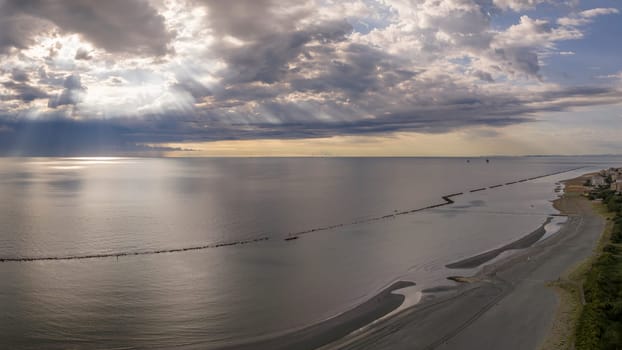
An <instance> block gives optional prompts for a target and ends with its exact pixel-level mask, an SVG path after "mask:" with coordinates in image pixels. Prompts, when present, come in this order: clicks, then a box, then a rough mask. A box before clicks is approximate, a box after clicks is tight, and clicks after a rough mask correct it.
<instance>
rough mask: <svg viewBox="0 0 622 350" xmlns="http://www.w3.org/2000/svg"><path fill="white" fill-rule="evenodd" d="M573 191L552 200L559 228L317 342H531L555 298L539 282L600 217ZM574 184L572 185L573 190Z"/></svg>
mask: <svg viewBox="0 0 622 350" xmlns="http://www.w3.org/2000/svg"><path fill="white" fill-rule="evenodd" d="M582 181H584V177H581V178H577V179H574V180H571V181H569V182H568V184H567V190H568V188H570V190H571V191H575V192H574V193H565V195H564V196H563V197H562V198H560V199H558V200H557V201H556V202H555V206H556V208H558V209H559V210H560V211H561V212H562V214H564V215H568V221H567V222H566V223H565V224H564V226H563V227H562V228H561V229H560V231H559V232H558V233H557V234H555V235H553V236H551V237H550V238H548V239H545V240H543V241H541V242H538V243H537V244H535V245H533V246H531V247H529V248H527V249H524V250H521V251H519V252H517V253H516V254H514V255H511V256H509V257H507V258H505V259H501V260H500V261H497V262H495V263H493V264H491V265H488V266H485V267H484V268H483V269H482V271H481V272H480V273H478V274H477V275H476V276H471V277H470V278H466V279H465V280H468V281H470V283H464V284H462V285H460V286H458V287H456V288H455V289H453V290H451V289H450V290H444V289H441V290H440V291H431V290H428V293H427V294H426V295H425V297H424V299H423V300H422V302H421V303H420V304H418V305H417V306H415V307H413V308H411V309H408V310H406V311H405V312H403V313H401V314H399V315H397V316H396V317H394V318H391V319H388V320H386V321H385V322H381V323H378V324H375V325H373V327H370V329H369V331H367V332H365V333H364V334H357V335H355V336H349V337H345V338H343V339H341V340H340V341H338V342H335V343H333V344H330V345H329V346H326V347H325V348H324V349H537V348H539V346H540V345H542V343H543V341H544V339H545V338H546V336H547V333H548V332H549V331H550V329H551V326H552V319H553V316H554V314H555V311H556V309H557V307H558V303H559V300H558V297H557V295H556V294H555V292H554V290H553V289H551V288H549V287H547V283H548V282H550V281H555V280H557V279H558V278H559V277H560V276H561V275H562V274H564V272H565V271H567V270H568V269H570V268H572V267H573V266H575V265H576V264H578V263H580V262H581V261H582V260H584V259H585V258H587V257H588V256H589V255H590V254H591V253H592V251H593V248H594V246H595V244H596V242H597V240H598V238H599V236H600V235H601V233H602V232H603V229H604V225H605V221H604V219H603V218H602V217H601V216H599V215H598V214H596V213H595V212H594V211H593V208H592V204H591V203H590V202H589V201H588V200H587V199H585V198H583V197H581V196H579V195H577V193H576V191H580V188H579V186H577V184H579V183H581V182H582ZM573 187H574V189H573Z"/></svg>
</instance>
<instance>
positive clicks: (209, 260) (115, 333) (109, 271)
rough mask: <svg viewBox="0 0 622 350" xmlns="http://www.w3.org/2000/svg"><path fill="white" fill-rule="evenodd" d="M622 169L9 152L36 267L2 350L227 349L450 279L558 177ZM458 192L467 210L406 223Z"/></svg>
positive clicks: (15, 267)
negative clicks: (403, 287)
mask: <svg viewBox="0 0 622 350" xmlns="http://www.w3.org/2000/svg"><path fill="white" fill-rule="evenodd" d="M620 164H622V159H621V158H614V157H508V158H491V159H490V160H489V161H488V162H487V161H486V159H484V158H471V159H466V158H205V159H156V158H153V159H144V158H4V159H0V196H1V197H0V198H1V200H0V259H9V260H20V259H25V260H26V261H5V262H2V263H0V281H1V282H0V310H2V312H0V344H2V345H3V346H7V347H10V348H39V347H45V348H54V347H57V348H66V347H84V348H91V347H93V346H94V344H97V345H99V346H103V347H106V348H114V347H150V348H151V347H163V348H167V347H171V346H184V345H185V346H188V347H198V348H215V347H218V346H222V345H225V344H231V343H237V342H241V341H245V340H248V339H253V338H256V337H262V336H266V335H269V334H277V333H280V332H285V331H288V330H292V329H296V328H300V327H304V326H305V325H308V324H311V323H315V322H319V321H321V320H324V319H327V318H330V317H332V316H334V315H337V314H339V313H341V312H343V311H345V310H347V309H349V308H351V307H353V306H355V305H357V304H359V303H361V302H363V301H365V300H366V299H367V298H369V297H370V296H372V295H374V294H375V293H377V292H378V291H380V290H382V289H383V288H384V287H386V286H388V285H389V284H391V283H392V282H394V281H396V280H407V281H413V282H415V283H417V287H418V288H420V289H423V288H424V287H431V286H435V285H441V284H449V283H451V282H449V281H447V280H446V277H447V276H450V275H452V274H456V271H455V270H450V269H447V268H446V267H445V265H447V264H448V263H451V262H454V261H457V260H460V259H462V258H466V257H469V256H472V255H476V254H478V253H481V252H483V251H486V250H489V249H493V248H497V247H500V246H503V245H504V244H507V243H509V242H511V241H513V240H516V239H518V238H520V237H522V236H524V235H525V234H528V233H530V232H532V231H533V230H535V229H537V228H538V227H539V226H540V225H542V224H543V223H544V222H545V220H546V218H547V217H548V216H550V215H551V214H555V213H556V211H555V210H554V209H553V207H552V205H551V201H552V200H553V199H555V198H556V197H557V195H558V193H556V192H555V187H556V183H557V182H558V181H560V180H563V179H567V178H571V177H575V176H577V175H580V174H582V173H586V172H589V171H594V170H596V169H600V168H604V167H609V166H619V165H620ZM577 167H583V168H581V169H578V170H573V171H569V172H565V173H561V174H557V175H552V176H547V177H542V178H538V179H534V180H530V181H526V182H519V183H515V184H510V185H505V184H506V183H508V182H514V181H516V180H521V179H527V178H532V177H537V176H541V175H546V174H552V173H558V172H562V171H568V170H570V169H575V168H577ZM501 184H503V185H504V186H501V187H495V188H489V187H491V186H496V185H501ZM481 188H486V189H485V190H482V191H477V192H470V191H472V190H476V189H481ZM458 192H463V193H464V194H462V195H460V196H456V197H452V200H453V201H455V202H454V203H453V204H450V205H446V206H441V207H435V208H431V209H425V210H421V211H416V212H413V213H410V214H403V215H401V213H403V212H405V211H410V210H414V209H420V208H425V207H429V206H434V205H436V204H441V203H445V200H443V199H442V198H441V197H442V196H444V195H448V194H454V193H458ZM383 217H384V218H383ZM357 222H358V223H357ZM555 226H557V223H556V222H553V223H552V224H549V225H548V226H547V228H549V229H550V228H551V227H555ZM330 227H333V228H330ZM300 233H304V234H300ZM292 236H295V237H298V239H295V240H285V238H287V237H292ZM240 242H243V243H246V244H236V243H240ZM186 248H192V249H193V250H188V251H183V250H184V249H186ZM194 248H201V249H194ZM203 248H205V249H203ZM180 250H182V251H180ZM166 251H173V252H170V253H166ZM135 253H136V254H140V255H134V254H135ZM152 253H157V254H152ZM92 256H103V257H102V258H93V257H92ZM72 257H73V258H76V257H77V258H78V259H68V258H72ZM84 257H91V258H88V259H82V258H84ZM28 259H34V261H28ZM38 259H44V260H38ZM50 259H59V260H50Z"/></svg>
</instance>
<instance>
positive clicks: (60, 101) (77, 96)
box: [48, 74, 86, 108]
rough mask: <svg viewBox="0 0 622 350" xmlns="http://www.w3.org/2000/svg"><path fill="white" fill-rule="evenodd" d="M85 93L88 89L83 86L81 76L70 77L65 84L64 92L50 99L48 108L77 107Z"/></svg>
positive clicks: (73, 75)
mask: <svg viewBox="0 0 622 350" xmlns="http://www.w3.org/2000/svg"><path fill="white" fill-rule="evenodd" d="M85 91H86V88H85V87H84V86H83V85H82V82H81V80H80V76H79V75H77V74H72V75H69V76H67V77H66V78H65V82H64V83H63V91H62V92H61V93H59V94H58V95H56V96H53V97H51V98H50V100H49V101H48V107H51V108H56V107H58V106H64V105H75V104H76V103H78V102H80V100H81V99H82V94H83V93H84V92H85Z"/></svg>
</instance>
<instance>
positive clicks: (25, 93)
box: [1, 81, 49, 102]
mask: <svg viewBox="0 0 622 350" xmlns="http://www.w3.org/2000/svg"><path fill="white" fill-rule="evenodd" d="M2 86H4V87H5V88H7V89H9V90H11V91H12V92H13V94H11V95H5V96H2V98H1V99H2V100H21V101H24V102H30V101H33V100H36V99H40V98H48V97H49V95H48V93H47V92H45V91H43V90H41V89H39V88H37V87H35V86H31V85H29V84H26V83H24V82H19V81H18V82H15V81H7V82H3V83H2Z"/></svg>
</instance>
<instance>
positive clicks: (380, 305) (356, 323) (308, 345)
mask: <svg viewBox="0 0 622 350" xmlns="http://www.w3.org/2000/svg"><path fill="white" fill-rule="evenodd" d="M414 285H415V283H413V282H407V281H398V282H395V283H393V284H392V285H391V286H389V287H388V288H386V289H384V290H383V291H382V292H380V293H379V294H378V295H376V296H375V297H373V298H371V299H369V300H367V301H366V302H364V303H362V304H360V305H358V306H357V307H355V308H353V309H351V310H349V311H346V312H344V313H342V314H340V315H338V316H336V317H333V318H331V319H328V320H326V321H325V322H321V323H318V324H315V325H312V326H310V327H306V328H303V329H300V330H297V331H294V332H290V333H287V334H284V335H282V336H277V337H270V338H267V339H263V340H254V341H251V342H248V343H245V344H236V345H231V346H228V347H225V348H222V349H231V350H233V349H236V350H238V349H240V350H245V349H253V350H255V349H256V350H263V349H265V350H280V349H283V350H285V349H288V350H290V349H291V350H298V349H301V350H302V349H316V348H318V347H320V346H322V345H324V344H328V343H331V342H333V341H336V340H338V339H340V338H342V337H344V336H346V335H348V334H350V333H352V332H354V331H356V330H357V329H360V328H361V327H364V326H365V325H368V324H371V323H372V322H374V321H375V320H378V319H381V318H382V317H383V316H385V315H388V314H389V313H390V312H392V311H394V310H396V309H397V308H398V307H399V306H400V305H402V303H403V302H404V299H405V296H404V295H400V294H394V293H392V292H393V291H395V290H398V289H402V288H406V287H411V286H414Z"/></svg>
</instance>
